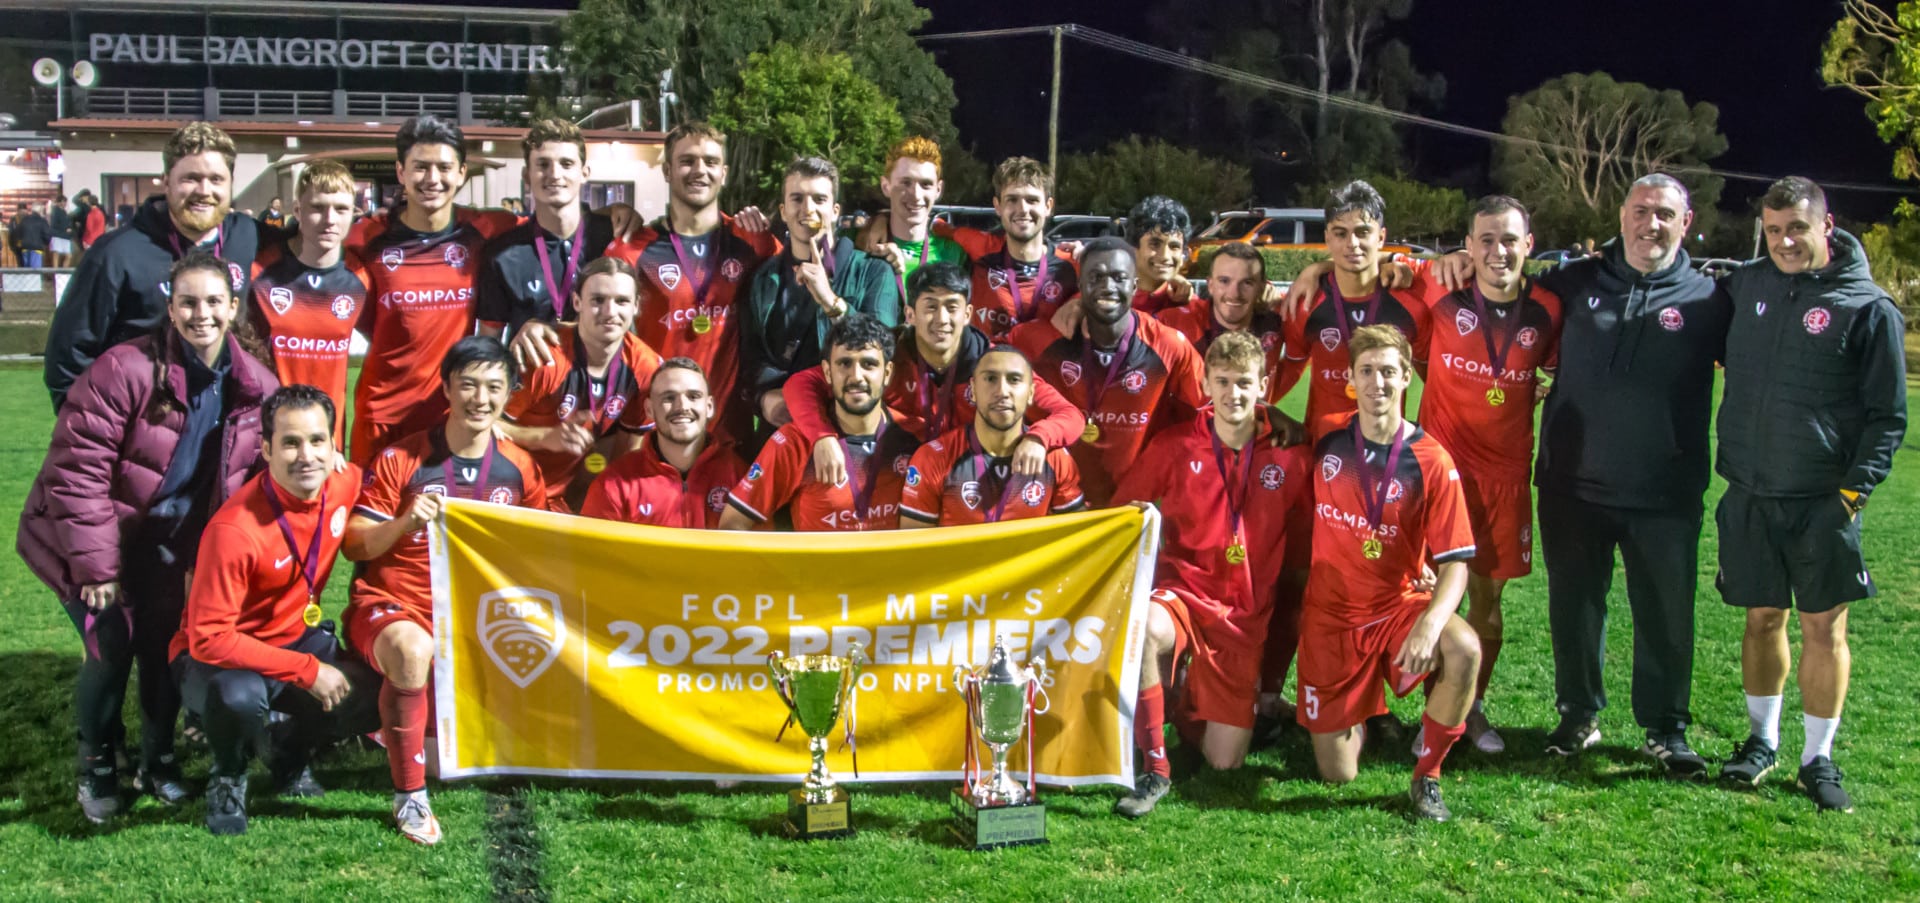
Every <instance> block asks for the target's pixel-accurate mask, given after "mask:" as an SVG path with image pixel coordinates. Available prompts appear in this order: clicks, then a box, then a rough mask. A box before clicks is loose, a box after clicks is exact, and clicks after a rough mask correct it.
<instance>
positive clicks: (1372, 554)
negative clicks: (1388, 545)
mask: <svg viewBox="0 0 1920 903" xmlns="http://www.w3.org/2000/svg"><path fill="white" fill-rule="evenodd" d="M1380 552H1381V547H1380V540H1378V539H1375V538H1373V537H1371V536H1369V537H1367V538H1366V539H1363V540H1361V541H1360V555H1361V556H1362V557H1364V558H1366V559H1367V560H1368V561H1373V560H1375V559H1377V558H1379V557H1380Z"/></svg>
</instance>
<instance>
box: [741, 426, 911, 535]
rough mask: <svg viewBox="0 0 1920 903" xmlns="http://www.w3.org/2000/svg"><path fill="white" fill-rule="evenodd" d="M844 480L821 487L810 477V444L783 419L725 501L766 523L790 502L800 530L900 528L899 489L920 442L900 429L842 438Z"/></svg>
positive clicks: (794, 526)
mask: <svg viewBox="0 0 1920 903" xmlns="http://www.w3.org/2000/svg"><path fill="white" fill-rule="evenodd" d="M841 441H842V442H843V450H844V451H845V452H846V456H847V479H846V480H844V481H842V482H841V483H840V484H838V485H832V486H830V485H827V484H825V483H822V482H820V481H818V480H816V479H814V477H813V443H811V442H808V441H807V439H806V437H805V436H804V435H802V434H801V432H800V430H799V429H797V428H796V427H794V425H793V424H791V423H789V424H787V425H786V426H783V427H781V428H780V429H779V431H777V432H775V433H774V434H773V438H772V439H770V440H768V442H767V445H766V447H765V448H762V449H761V450H760V457H759V458H757V459H755V460H754V462H753V464H752V465H751V466H749V467H748V468H747V475H746V476H745V477H744V478H742V479H741V480H740V482H738V483H736V484H734V487H733V491H732V492H730V493H728V495H727V501H728V503H729V504H731V505H733V507H735V508H738V509H740V512H741V513H742V514H745V515H747V516H748V517H751V518H753V520H754V522H755V523H766V522H767V521H769V520H771V519H773V515H774V514H775V513H776V512H778V511H779V510H780V509H782V508H787V507H789V506H791V509H792V510H791V512H790V513H791V514H792V516H793V528H794V529H795V530H798V531H801V532H803V533H804V532H813V531H832V530H838V531H849V532H850V531H860V530H893V529H897V528H898V527H899V526H900V491H901V489H902V488H904V487H905V485H906V478H907V467H908V465H909V464H911V463H912V461H913V453H914V451H915V450H917V449H919V447H920V440H918V439H915V438H913V434H912V433H909V432H907V431H906V430H902V429H894V428H891V427H886V428H882V429H881V431H880V433H879V435H877V436H870V437H866V438H865V439H864V440H849V439H842V440H841Z"/></svg>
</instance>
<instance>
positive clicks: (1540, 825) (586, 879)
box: [0, 367, 1920, 900]
mask: <svg viewBox="0 0 1920 903" xmlns="http://www.w3.org/2000/svg"><path fill="white" fill-rule="evenodd" d="M1297 394H1298V393H1296V395H1297ZM1293 402H1294V405H1295V406H1296V408H1297V404H1298V399H1297V398H1296V399H1294V400H1293ZM0 423H5V424H6V425H7V429H6V430H5V431H4V433H3V434H0V524H4V525H5V528H4V529H6V530H7V531H9V535H10V531H12V530H13V529H14V525H15V524H16V523H17V520H18V516H19V512H20V506H21V503H22V501H23V500H24V498H25V496H26V492H27V487H28V485H29V484H30V482H31V481H32V479H33V476H34V474H35V472H36V471H37V469H38V467H39V464H40V461H41V458H42V457H43V455H44V454H45V450H46V445H47V439H48V435H49V433H50V431H51V426H52V419H51V417H50V416H48V414H47V407H46V396H45V395H44V394H43V392H42V389H41V386H40V380H39V376H38V368H37V367H34V368H31V369H26V368H18V369H4V370H0ZM1912 444H1913V443H1909V446H1910V447H1909V448H1906V449H1903V450H1902V451H1901V452H1900V455H1899V459H1898V461H1897V463H1896V467H1895V476H1894V478H1893V479H1892V480H1891V481H1890V482H1889V483H1888V484H1887V486H1886V487H1885V488H1884V489H1883V490H1882V491H1881V492H1880V493H1878V494H1877V495H1876V496H1875V499H1874V504H1873V507H1872V509H1871V510H1870V511H1869V512H1868V514H1867V517H1868V519H1869V520H1868V525H1867V529H1866V543H1867V553H1868V557H1869V560H1870V562H1871V563H1872V565H1873V567H1874V569H1875V573H1876V574H1877V577H1878V581H1879V583H1880V585H1881V587H1882V596H1881V597H1880V598H1878V599H1875V600H1872V601H1869V602H1865V603H1861V604H1859V605H1857V606H1856V607H1855V608H1854V610H1853V613H1852V618H1851V620H1852V623H1853V630H1852V636H1853V649H1854V673H1853V689H1852V693H1851V696H1850V698H1849V700H1848V707H1847V711H1846V715H1845V720H1844V722H1843V724H1842V727H1841V731H1840V736H1839V740H1838V742H1837V744H1836V758H1837V760H1838V761H1839V763H1840V765H1841V767H1842V768H1844V769H1845V770H1846V773H1847V787H1848V789H1849V790H1850V791H1851V792H1852V793H1853V796H1854V799H1855V802H1856V804H1857V806H1858V811H1857V812H1856V813H1855V814H1853V815H1851V816H1844V815H1828V816H1818V815H1816V814H1815V813H1814V812H1813V811H1812V807H1811V804H1810V803H1808V802H1807V801H1806V800H1805V799H1804V798H1803V797H1801V796H1800V795H1799V794H1798V792H1797V791H1795V790H1794V789H1793V786H1792V771H1793V768H1792V767H1791V763H1792V761H1793V760H1794V759H1795V758H1796V757H1797V754H1798V750H1799V746H1800V732H1799V730H1798V728H1797V723H1796V722H1797V719H1796V718H1795V717H1794V714H1793V713H1795V712H1798V711H1799V702H1798V696H1797V693H1796V691H1795V690H1794V689H1793V688H1792V687H1789V689H1788V690H1787V699H1786V705H1785V710H1786V713H1787V714H1786V716H1785V718H1784V719H1783V720H1784V723H1783V725H1782V727H1783V731H1782V733H1783V738H1784V742H1783V749H1782V756H1783V760H1785V761H1783V767H1782V768H1781V769H1780V770H1779V771H1777V772H1776V773H1775V775H1774V777H1773V778H1772V779H1771V780H1770V781H1769V782H1768V784H1767V786H1766V787H1765V788H1764V789H1763V790H1761V791H1759V792H1757V793H1734V792H1728V791H1723V790H1720V789H1717V788H1715V787H1711V786H1694V785H1682V784H1674V783H1670V782H1667V781H1665V780H1662V779H1660V778H1658V777H1656V776H1655V775H1654V772H1653V769H1652V768H1651V766H1650V763H1649V761H1648V760H1646V759H1645V758H1644V757H1642V756H1641V755H1640V754H1639V753H1638V752H1636V751H1634V749H1633V748H1632V747H1633V746H1635V745H1637V744H1638V742H1639V739H1640V732H1639V731H1638V730H1637V729H1636V728H1635V727H1634V725H1633V723H1632V718H1631V716H1630V715H1629V714H1628V712H1627V707H1626V705H1625V701H1626V697H1627V686H1628V674H1627V669H1626V662H1627V654H1626V653H1627V652H1628V650H1629V649H1630V648H1631V634H1630V632H1629V629H1628V619H1627V617H1626V616H1625V615H1624V610H1625V598H1624V589H1623V584H1622V581H1621V580H1620V579H1618V577H1616V580H1615V583H1614V596H1613V603H1614V609H1613V610H1614V611H1615V612H1619V613H1622V614H1621V616H1620V617H1617V618H1615V619H1614V620H1613V622H1612V624H1611V625H1610V628H1609V637H1608V639H1609V650H1610V653H1609V658H1608V667H1607V679H1608V687H1609V689H1610V691H1611V694H1612V696H1613V698H1614V700H1615V703H1614V705H1613V706H1612V707H1611V708H1609V709H1608V710H1607V711H1606V712H1605V713H1603V714H1602V717H1601V727H1602V730H1603V732H1604V733H1605V734H1606V738H1607V739H1606V740H1605V741H1604V742H1603V743H1602V745H1601V746H1599V747H1596V748H1594V749H1592V750H1590V751H1588V753H1586V754H1585V755H1582V756H1580V757H1578V758H1575V759H1572V760H1560V759H1554V758H1549V757H1546V756H1544V755H1543V753H1542V751H1543V747H1544V745H1545V733H1546V731H1547V730H1548V729H1549V728H1550V727H1551V725H1552V723H1553V721H1554V717H1555V716H1554V713H1553V708H1552V663H1551V658H1550V652H1549V647H1548V642H1547V633H1546V611H1545V580H1544V575H1543V574H1541V573H1539V572H1536V573H1535V575H1534V576H1532V577H1530V578H1527V579H1525V580H1521V581H1518V582H1516V583H1514V584H1512V585H1511V586H1510V588H1509V589H1508V592H1507V600H1506V604H1505V608H1506V620H1507V625H1508V626H1507V642H1506V648H1505V653H1504V655H1503V657H1502V659H1501V662H1500V670H1499V673H1498V674H1497V675H1496V680H1495V684H1494V689H1493V693H1492V695H1491V699H1490V701H1489V706H1488V707H1489V711H1490V712H1491V714H1492V715H1493V717H1494V719H1495V721H1496V723H1498V724H1500V725H1502V726H1503V733H1504V734H1505V736H1506V737H1507V740H1508V747H1509V751H1508V752H1507V753H1506V754H1504V755H1502V756H1499V757H1488V756H1484V755H1480V754H1478V753H1476V752H1474V751H1473V750H1471V749H1470V748H1468V747H1467V746H1466V745H1465V744H1463V745H1462V746H1461V747H1459V748H1457V749H1456V751H1455V753H1454V755H1453V756H1452V757H1451V759H1450V761H1449V762H1448V768H1447V773H1446V777H1445V778H1444V781H1443V783H1444V786H1445V790H1446V793H1447V801H1448V804H1449V805H1450V806H1451V807H1452V809H1453V811H1454V815H1455V820H1454V822H1453V823H1451V824H1447V825H1416V824H1411V823H1409V822H1408V821H1407V819H1406V818H1405V816H1404V814H1403V812H1404V809H1403V807H1402V805H1401V800H1402V799H1403V797H1404V794H1405V791H1406V785H1407V779H1408V772H1409V768H1410V766H1411V756H1410V755H1409V754H1408V753H1407V751H1406V750H1405V749H1404V748H1392V749H1384V750H1377V751H1374V752H1371V753H1369V755H1368V756H1367V758H1366V759H1365V760H1364V762H1363V767H1362V770H1361V774H1360V778H1359V780H1357V781H1355V782H1354V783H1353V784H1350V785H1348V786H1345V787H1339V788H1328V787H1325V786H1323V785H1321V784H1319V783H1317V782H1316V781H1314V780H1312V779H1311V776H1312V774H1313V768H1312V759H1311V752H1310V751H1309V749H1308V748H1307V744H1306V738H1305V737H1304V735H1302V734H1300V733H1298V732H1294V733H1292V734H1290V735H1289V737H1288V739H1287V741H1286V742H1285V743H1283V744H1282V745H1281V746H1280V747H1278V748H1277V749H1271V750H1266V751H1263V752H1259V753H1257V754H1255V755H1254V756H1253V758H1252V761H1251V762H1250V763H1249V765H1248V766H1247V767H1246V768H1243V769H1241V770H1239V771H1236V772H1231V773H1212V774H1203V775H1200V776H1198V777H1195V778H1193V779H1190V780H1187V781H1184V782H1182V783H1180V784H1178V785H1176V789H1175V791H1174V793H1173V794H1172V795H1171V796H1169V797H1168V798H1167V799H1166V800H1165V801H1163V802H1162V803H1161V805H1160V807H1159V808H1158V809H1157V810H1156V811H1155V812H1154V813H1153V814H1152V815H1151V816H1150V817H1148V818H1147V819H1144V820H1142V821H1140V822H1128V821H1125V820H1123V819H1120V818H1118V817H1116V816H1114V815H1112V814H1111V813H1110V812H1109V809H1110V807H1111V805H1112V802H1113V799H1114V798H1115V796H1116V795H1117V791H1114V790H1083V791H1079V792H1054V793H1051V794H1049V795H1048V796H1047V797H1046V799H1047V802H1048V803H1049V805H1050V814H1051V819H1050V825H1049V827H1050V836H1051V838H1052V843H1051V845H1049V846H1045V847H1037V848H1024V849H1014V850H1003V851H998V852H994V853H986V854H973V853H966V852H962V851H960V850H957V849H955V848H954V847H953V846H951V845H950V844H949V843H948V841H947V839H946V828H945V814H946V803H945V793H946V788H945V787H944V786H934V785H892V786H874V787H859V786H858V785H856V787H855V805H856V819H857V821H858V825H859V827H860V828H861V833H860V834H859V836H857V837H855V838H853V839H851V840H848V841H840V842H819V843H812V844H801V843H793V842H789V841H787V840H785V839H783V838H781V837H779V836H778V819H779V814H778V813H779V810H780V808H781V807H782V805H783V804H784V796H783V795H781V794H779V793H776V792H775V791H774V789H773V788H771V787H767V786H761V787H753V786H747V787H743V788H741V789H736V790H729V791H714V790H713V789H711V788H710V787H707V786H704V785H684V786H682V785H672V784H662V783H626V784H620V783H605V782H593V783H586V782H564V781H540V782H537V783H535V782H524V781H483V782H468V783H460V784H455V785H445V786H442V785H435V787H434V802H435V809H436V811H437V812H438V813H439V814H440V817H441V820H442V822H443V825H444V827H445V830H446V835H447V839H446V841H444V842H443V843H442V844H441V845H440V846H439V847H437V848H434V849H422V848H419V847H415V846H413V845H411V844H409V843H407V842H406V841H404V840H402V839H400V838H399V836H398V835H396V834H395V833H394V832H393V830H392V828H391V827H390V826H389V819H388V806H389V791H388V785H387V777H386V768H385V763H384V759H383V758H382V757H380V756H379V755H377V754H374V753H367V752H362V751H357V750H354V751H341V752H336V753H335V754H333V755H332V756H331V757H330V758H329V759H327V760H326V761H325V762H324V763H323V766H322V768H321V769H320V778H321V780H322V781H323V782H324V783H326V784H327V785H328V786H329V787H330V788H331V789H332V792H330V793H329V794H328V795H327V796H326V798H325V799H323V800H320V801H317V802H314V803H312V804H305V803H302V804H291V803H280V802H277V801H271V800H270V799H268V798H267V795H266V792H265V784H266V783H267V782H266V780H265V776H264V774H262V773H260V772H259V771H258V770H256V774H255V785H256V786H255V792H254V800H255V802H254V804H253V806H252V811H253V814H254V816H255V817H254V820H253V825H252V829H251V831H250V833H249V834H248V835H247V836H245V837H241V838H216V837H211V836H209V835H208V834H207V833H206V832H205V830H204V829H203V828H202V827H201V824H200V820H201V818H202V817H203V816H204V814H205V811H204V807H203V806H202V805H201V804H200V803H198V802H195V803H192V804H190V805H187V806H185V807H183V808H181V809H180V810H178V811H170V810H167V809H164V808H162V807H161V806H159V805H158V804H157V803H154V802H153V801H151V800H142V801H140V802H139V803H138V804H136V805H135V806H134V807H133V808H132V810H131V812H130V813H129V814H128V815H126V816H123V817H122V818H121V819H120V820H118V821H117V822H116V823H114V824H112V825H110V826H107V827H104V828H96V827H94V826H92V825H89V824H87V823H86V822H85V821H84V820H82V818H81V817H80V814H79V810H78V807H77V806H76V805H75V804H74V801H73V779H72V777H71V775H72V764H71V763H72V755H73V745H72V740H71V737H72V730H73V729H72V714H71V699H70V693H71V690H70V687H71V681H72V679H73V676H74V674H75V673H76V670H77V667H78V661H79V656H80V644H79V641H78V639H77V638H76V637H75V635H74V633H73V630H72V628H71V626H70V625H69V624H68V622H67V620H66V618H65V616H64V615H62V614H61V613H60V611H59V610H58V608H57V607H56V606H55V605H54V604H53V600H52V599H51V598H50V596H49V594H48V593H47V592H46V590H45V589H44V588H43V587H42V586H41V585H40V584H39V583H38V582H37V581H36V580H35V579H34V578H33V577H32V575H31V574H29V573H28V572H27V570H26V568H25V566H24V565H23V564H22V563H21V562H20V561H19V559H18V558H17V557H14V556H11V555H8V556H5V557H4V560H0V616H4V618H5V624H6V628H7V629H6V630H5V631H4V632H0V682H4V684H3V685H4V687H5V692H4V693H0V726H3V727H4V731H5V735H4V736H0V900H58V899H101V898H107V897H114V898H120V899H177V900H200V899H209V898H215V897H218V898H240V899H335V898H337V899H366V898H384V899H394V900H400V899H436V898H437V899H459V900H465V899H478V898H494V899H564V900H573V899H662V898H667V897H672V898H675V899H685V900H705V899H751V900H773V899H781V900H785V899H924V900H947V899H954V898H959V897H969V898H991V899H1038V900H1061V899H1070V898H1085V897H1091V896H1096V895H1097V896H1098V897H1101V898H1110V899H1153V898H1162V897H1169V896H1180V897H1196V898H1205V899H1302V900H1307V899H1328V898H1360V897H1363V896H1364V897H1372V898H1376V899H1383V900H1388V899H1390V900H1421V899H1441V898H1453V897H1459V896H1470V897H1474V898H1493V899H1510V900H1535V899H1562V898H1605V899H1615V898H1649V899H1754V898H1813V897H1818V898H1821V899H1874V900H1888V899H1914V898H1917V897H1920V859H1917V858H1916V856H1917V851H1920V847H1917V846H1916V841H1920V833H1917V831H1916V823H1915V822H1916V814H1920V786H1917V784H1916V777H1920V760H1917V759H1916V755H1915V747H1914V741H1913V739H1912V735H1909V734H1906V733H1905V731H1906V729H1907V728H1908V727H1909V726H1910V725H1911V724H1912V720H1911V719H1912V718H1913V717H1914V715H1915V712H1916V707H1915V703H1916V701H1917V700H1916V696H1917V695H1920V694H1917V693H1916V689H1915V686H1914V684H1913V682H1912V680H1911V678H1910V676H1909V675H1910V672H1908V671H1907V670H1906V669H1905V667H1904V666H1903V663H1904V662H1906V661H1907V660H1908V659H1907V656H1908V655H1910V650H1912V649H1913V648H1915V645H1916V642H1917V641H1920V609H1917V608H1916V605H1915V601H1914V596H1913V590H1914V587H1916V586H1920V556H1917V555H1915V553H1914V551H1913V548H1914V546H1915V544H1916V543H1917V542H1920V513H1916V511H1917V510H1920V505H1917V504H1916V503H1920V454H1917V453H1916V452H1915V451H1914V450H1913V448H1912V447H1911V446H1912ZM1720 488H1721V486H1720V484H1719V483H1718V482H1717V481H1716V484H1715V486H1714V489H1713V490H1712V494H1711V495H1710V496H1709V499H1708V503H1709V504H1712V502H1713V500H1714V498H1715V497H1717V495H1718V493H1719V491H1720ZM1709 523H1711V518H1709ZM9 545H11V544H10V543H9ZM1714 561H1715V539H1714V536H1713V532H1712V530H1711V529H1709V530H1708V531H1707V533H1706V535H1705V536H1704V537H1703V539H1702V543H1701V572H1700V582H1699V603H1698V635H1699V642H1698V645H1697V650H1696V666H1695V678H1694V710H1695V714H1696V727H1695V728H1694V730H1693V732H1692V740H1693V742H1694V745H1695V746H1696V747H1697V748H1699V749H1700V750H1701V751H1702V752H1704V753H1706V754H1708V755H1709V757H1710V758H1715V759H1718V758H1722V757H1724V756H1725V755H1727V753H1728V752H1729V751H1730V750H1731V748H1732V746H1733V745H1734V744H1735V743H1737V742H1738V741H1739V740H1740V739H1741V738H1743V737H1744V736H1745V735H1746V731H1747V727H1746V718H1745V710H1744V707H1743V704H1742V698H1741V695H1740V686H1739V670H1738V661H1739V652H1740V650H1739V637H1740V624H1741V620H1740V617H1739V615H1738V613H1737V612H1736V611H1734V610H1732V609H1729V608H1727V607H1725V606H1723V605H1722V604H1721V603H1720V602H1719V600H1718V597H1717V595H1716V594H1715V593H1714V592H1713V589H1712V575H1713V569H1714V566H1715V565H1714ZM345 573H346V571H345V568H344V567H342V568H340V569H338V570H336V577H335V579H334V581H333V585H332V586H331V587H330V588H329V590H328V592H327V594H326V607H327V608H328V611H329V613H330V614H332V613H336V612H338V610H339V609H340V607H341V606H342V605H343V604H344V602H345V587H346V580H345ZM1796 647H1797V640H1796ZM1417 705H1418V704H1417V703H1416V702H1413V701H1410V700H1403V701H1401V702H1399V703H1397V704H1396V705H1395V710H1396V712H1397V713H1398V714H1399V715H1400V716H1401V718H1402V719H1403V720H1411V719H1412V718H1414V717H1415V716H1416V713H1417V711H1418V709H1417ZM769 711H770V712H771V711H772V710H771V709H770V710H769ZM127 717H128V719H129V724H134V723H137V718H138V714H137V711H135V710H134V707H133V706H132V705H130V706H129V710H128V714H127ZM772 717H773V716H772V715H769V718H772ZM773 726H774V725H773V724H772V723H771V722H770V723H769V725H768V727H769V729H771V728H772V727H773ZM182 749H183V750H191V747H187V746H184V745H183V746H182ZM956 754H957V753H956ZM186 767H187V769H188V774H189V776H190V777H191V778H193V779H195V781H196V786H197V781H198V779H200V778H201V777H203V776H204V775H205V772H206V759H205V756H204V754H203V753H200V752H198V751H193V752H191V753H190V754H189V756H188V759H187V762H186Z"/></svg>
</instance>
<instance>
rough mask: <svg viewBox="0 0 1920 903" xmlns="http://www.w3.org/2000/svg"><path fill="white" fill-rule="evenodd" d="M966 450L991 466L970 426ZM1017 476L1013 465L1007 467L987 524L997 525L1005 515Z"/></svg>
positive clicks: (990, 460) (985, 451) (1030, 480)
mask: <svg viewBox="0 0 1920 903" xmlns="http://www.w3.org/2000/svg"><path fill="white" fill-rule="evenodd" d="M967 448H968V451H969V452H971V453H972V454H973V455H974V456H976V457H980V458H984V459H986V467H992V466H993V462H994V457H993V456H992V455H989V454H987V450H986V449H985V448H984V447H982V446H981V445H980V436H979V434H977V433H975V432H974V428H973V427H971V426H969V427H967ZM981 472H982V473H985V470H984V469H983V470H982V471H981ZM1017 476H1019V474H1016V473H1014V472H1013V465H1011V464H1009V465H1007V481H1006V482H1005V483H1002V484H1000V501H998V502H995V503H994V506H993V508H992V510H989V511H988V512H987V523H990V524H997V523H999V522H1000V518H1002V517H1004V516H1005V515H1006V513H1007V500H1008V499H1011V498H1013V496H1014V492H1013V480H1014V478H1015V477H1017ZM1027 482H1029V483H1031V482H1033V478H1031V477H1029V478H1027ZM1021 488H1022V489H1025V488H1026V487H1025V486H1022V487H1021Z"/></svg>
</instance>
